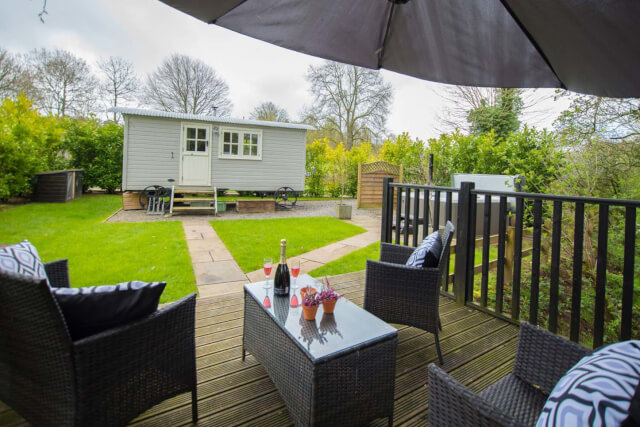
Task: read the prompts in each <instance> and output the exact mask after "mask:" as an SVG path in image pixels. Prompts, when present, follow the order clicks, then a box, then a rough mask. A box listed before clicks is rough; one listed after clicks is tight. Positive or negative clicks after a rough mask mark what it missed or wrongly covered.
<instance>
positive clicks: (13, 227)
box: [0, 195, 196, 302]
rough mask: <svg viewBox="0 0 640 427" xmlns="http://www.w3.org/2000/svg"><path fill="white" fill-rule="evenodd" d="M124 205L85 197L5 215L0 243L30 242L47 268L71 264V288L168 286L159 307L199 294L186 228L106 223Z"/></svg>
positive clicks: (0, 218) (9, 211)
mask: <svg viewBox="0 0 640 427" xmlns="http://www.w3.org/2000/svg"><path fill="white" fill-rule="evenodd" d="M121 204H122V198H121V196H117V195H94V196H89V195H86V196H83V197H81V198H80V199H77V200H74V201H72V202H69V203H64V204H59V203H31V204H28V205H24V206H19V207H15V208H11V209H7V210H6V211H1V212H0V242H2V243H9V244H12V243H17V242H20V241H22V240H24V239H28V240H29V241H30V242H31V243H33V244H34V245H35V246H36V248H37V249H38V252H39V253H40V256H41V257H42V259H43V260H44V261H45V262H47V261H53V260H56V259H59V258H68V259H69V269H70V272H71V283H72V286H93V285H106V284H113V283H119V282H125V281H130V280H144V281H166V282H167V287H166V288H165V291H164V293H163V295H162V299H161V302H168V301H174V300H176V299H178V298H180V297H182V296H184V295H186V294H188V293H190V292H196V285H195V278H194V275H193V268H192V266H191V260H190V258H189V252H188V250H187V243H186V240H185V236H184V231H183V229H182V224H181V223H180V222H177V221H176V222H173V221H169V222H154V223H129V224H123V223H108V224H107V223H103V222H102V221H104V220H105V219H106V218H108V217H109V215H111V214H112V213H114V212H115V211H116V210H117V209H118V208H119V207H120V206H121Z"/></svg>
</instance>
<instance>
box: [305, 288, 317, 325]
mask: <svg viewBox="0 0 640 427" xmlns="http://www.w3.org/2000/svg"><path fill="white" fill-rule="evenodd" d="M320 303H321V301H320V298H318V294H317V293H316V292H306V293H305V294H304V297H303V298H302V316H303V317H304V319H305V320H315V318H316V313H317V312H318V306H320Z"/></svg>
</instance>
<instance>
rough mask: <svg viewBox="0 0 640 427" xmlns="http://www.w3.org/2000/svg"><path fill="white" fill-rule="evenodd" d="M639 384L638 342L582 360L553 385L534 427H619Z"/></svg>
mask: <svg viewBox="0 0 640 427" xmlns="http://www.w3.org/2000/svg"><path fill="white" fill-rule="evenodd" d="M639 381H640V341H624V342H620V343H616V344H611V345H609V346H607V347H604V348H602V349H600V350H598V351H596V352H595V353H593V354H591V355H590V356H586V357H584V358H583V359H582V360H580V362H578V363H577V364H576V365H575V366H574V367H573V368H571V369H570V370H569V372H567V374H566V375H565V376H564V377H562V379H561V380H560V381H559V382H558V384H556V386H555V387H554V389H553V391H552V392H551V395H549V399H548V400H547V402H546V403H545V405H544V408H543V410H542V414H541V415H540V418H539V419H538V423H537V426H538V427H543V426H607V427H610V426H619V425H621V423H622V422H623V421H624V420H625V419H626V418H627V417H628V415H629V405H630V403H631V399H632V397H633V395H634V392H635V389H636V387H637V386H638V382H639Z"/></svg>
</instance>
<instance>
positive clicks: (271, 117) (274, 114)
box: [249, 102, 289, 122]
mask: <svg viewBox="0 0 640 427" xmlns="http://www.w3.org/2000/svg"><path fill="white" fill-rule="evenodd" d="M249 118H251V119H253V120H266V121H268V122H288V121H289V113H287V110H285V109H284V108H281V107H278V106H277V105H276V104H274V103H273V102H263V103H262V104H260V105H258V106H257V107H256V108H254V109H253V111H252V112H251V114H250V115H249Z"/></svg>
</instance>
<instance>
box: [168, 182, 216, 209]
mask: <svg viewBox="0 0 640 427" xmlns="http://www.w3.org/2000/svg"><path fill="white" fill-rule="evenodd" d="M217 206H218V192H217V189H216V187H213V189H212V190H176V189H175V187H171V201H170V203H169V214H170V215H171V214H173V213H174V212H188V211H201V212H207V211H208V212H213V213H214V214H216V213H217Z"/></svg>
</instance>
